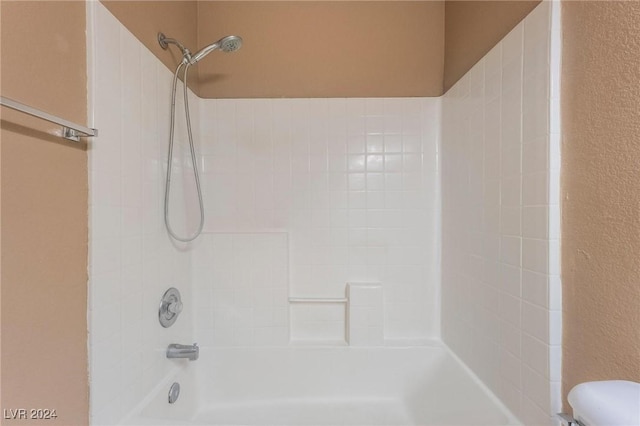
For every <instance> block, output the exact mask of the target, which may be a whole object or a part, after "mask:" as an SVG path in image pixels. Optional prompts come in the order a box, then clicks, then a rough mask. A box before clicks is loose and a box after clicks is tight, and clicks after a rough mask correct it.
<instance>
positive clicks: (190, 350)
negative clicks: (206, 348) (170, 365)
mask: <svg viewBox="0 0 640 426" xmlns="http://www.w3.org/2000/svg"><path fill="white" fill-rule="evenodd" d="M198 356H200V348H199V347H198V344H197V343H194V344H193V345H179V344H177V343H172V344H170V345H169V346H168V347H167V358H187V359H188V360H189V361H195V360H197V359H198Z"/></svg>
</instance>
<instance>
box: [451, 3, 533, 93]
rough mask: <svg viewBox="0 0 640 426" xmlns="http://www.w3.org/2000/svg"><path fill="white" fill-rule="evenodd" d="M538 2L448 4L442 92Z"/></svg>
mask: <svg viewBox="0 0 640 426" xmlns="http://www.w3.org/2000/svg"><path fill="white" fill-rule="evenodd" d="M538 3H540V0H535V1H526V0H520V1H478V0H476V1H447V2H446V6H445V61H444V90H445V92H446V91H447V90H449V88H450V87H451V86H453V85H454V84H455V83H456V82H457V81H458V80H459V79H460V78H461V77H462V76H463V75H465V74H466V72H467V71H469V70H470V69H471V67H473V65H475V63H476V62H478V61H479V60H480V59H482V57H483V56H484V55H485V54H486V53H487V52H489V50H491V48H492V47H493V46H495V45H496V44H497V43H498V42H499V41H500V40H502V38H503V37H504V36H505V35H507V34H508V33H509V31H511V30H512V29H513V28H514V27H515V26H516V25H517V24H518V23H519V22H520V21H521V20H522V19H523V18H524V17H525V16H527V15H528V14H529V12H531V11H532V10H533V9H534V8H535V7H536V6H537V5H538Z"/></svg>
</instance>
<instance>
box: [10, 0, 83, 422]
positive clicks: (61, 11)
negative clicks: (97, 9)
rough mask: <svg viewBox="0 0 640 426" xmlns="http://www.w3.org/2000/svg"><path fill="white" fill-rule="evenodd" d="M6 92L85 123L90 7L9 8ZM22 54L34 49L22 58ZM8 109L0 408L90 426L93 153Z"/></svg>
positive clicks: (73, 4)
mask: <svg viewBox="0 0 640 426" xmlns="http://www.w3.org/2000/svg"><path fill="white" fill-rule="evenodd" d="M1 23H2V25H1V27H2V29H1V33H2V35H1V43H2V46H1V47H2V50H1V55H2V56H1V68H2V81H1V83H2V86H1V93H2V95H3V96H7V97H10V98H14V99H16V100H19V101H21V102H24V103H27V104H29V105H32V106H34V107H37V108H41V109H43V110H46V111H49V112H51V113H54V114H57V115H60V116H62V117H64V118H66V119H69V120H73V121H77V122H80V123H84V122H85V121H86V110H87V101H86V97H87V93H86V86H87V80H86V58H85V56H86V55H85V51H86V48H85V5H84V2H77V1H74V2H31V1H29V2H2V16H1ZM25 52H37V54H35V55H27V54H25ZM54 129H55V130H57V127H56V126H54V125H49V124H44V123H43V122H42V121H39V120H37V119H32V118H28V117H26V116H25V115H22V114H19V113H17V112H11V111H9V110H8V109H6V108H2V122H1V133H0V136H1V141H2V142H1V161H2V164H1V166H0V169H1V172H2V176H1V181H2V190H1V195H2V200H1V203H2V224H1V235H2V244H1V245H2V247H1V253H2V259H1V261H2V276H1V279H2V301H1V303H2V308H1V315H2V318H1V327H2V331H1V335H2V383H1V389H2V404H1V405H2V407H1V408H3V409H4V408H7V409H9V408H45V409H56V410H57V414H58V418H57V419H56V420H47V421H45V420H30V421H25V420H16V421H9V420H5V421H3V424H8V425H10V424H16V425H18V424H20V425H27V424H44V423H46V424H48V425H56V424H57V425H86V424H87V423H88V404H89V399H88V396H89V388H88V382H87V322H86V318H87V155H86V150H85V147H84V146H83V145H82V144H80V145H78V144H71V143H67V142H63V141H62V140H61V139H60V138H57V137H54V136H51V135H50V134H49V132H51V131H53V130H54Z"/></svg>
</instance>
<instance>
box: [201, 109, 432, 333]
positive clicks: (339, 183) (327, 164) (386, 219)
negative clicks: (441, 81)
mask: <svg viewBox="0 0 640 426" xmlns="http://www.w3.org/2000/svg"><path fill="white" fill-rule="evenodd" d="M201 102H202V103H201V105H200V108H201V116H200V123H201V132H200V138H199V139H200V142H199V143H200V149H201V152H202V172H203V175H202V176H203V179H202V180H203V182H204V197H205V207H206V212H207V220H206V224H205V231H206V232H208V233H213V234H212V235H215V233H223V234H229V233H253V234H256V233H264V232H280V233H285V234H287V235H288V259H289V263H288V265H287V264H286V263H282V264H281V265H279V266H278V267H277V269H278V270H282V269H283V268H284V269H287V267H288V287H289V296H291V297H329V298H341V297H345V288H346V284H347V283H349V282H378V283H381V284H382V288H383V292H384V326H385V327H384V331H385V337H386V338H387V339H389V340H393V339H426V338H436V337H438V335H439V315H440V313H439V294H438V291H439V290H438V266H437V265H438V257H437V247H438V241H439V237H438V228H437V212H438V210H439V205H438V188H439V182H438V175H437V172H438V170H437V150H438V139H439V123H440V100H439V99H422V98H414V99H411V98H408V99H288V100H287V99H278V100H275V99H274V100H269V99H248V100H212V99H203V100H202V101H201ZM210 238H213V239H212V240H209V242H210V243H213V241H214V240H215V239H216V238H217V239H218V240H220V238H218V237H215V236H214V237H210ZM206 245H207V244H205V246H206ZM208 247H209V248H208V249H211V246H208ZM199 249H200V248H198V249H197V250H199ZM205 249H207V248H205ZM286 259H287V258H286V257H282V258H281V260H280V261H281V262H285V261H286ZM201 261H202V262H204V263H205V264H206V263H207V261H206V259H201ZM211 261H215V260H214V258H211ZM200 264H202V263H200ZM245 268H251V265H250V264H246V265H245ZM196 269H200V270H202V268H196ZM225 279H226V281H225V282H222V283H219V285H222V286H223V287H227V288H229V289H230V290H233V289H234V288H236V289H237V290H236V291H235V292H236V294H235V295H234V296H233V297H235V300H232V298H227V300H229V302H228V303H227V305H225V306H218V308H219V309H223V310H226V311H229V310H234V309H237V308H238V306H245V307H247V306H252V305H251V303H252V302H250V301H247V300H244V299H245V298H250V297H253V296H251V294H250V292H248V293H247V292H245V293H243V294H245V296H244V297H243V296H242V294H240V293H242V291H241V290H240V288H241V287H243V286H242V285H237V283H235V284H234V280H235V278H234V277H231V276H227V277H226V278H225ZM195 284H196V288H197V291H199V292H202V293H203V294H211V292H212V291H215V289H213V290H212V289H211V285H212V284H210V281H206V280H205V279H200V278H198V279H197V282H196V283H195ZM277 286H278V287H279V286H280V284H277ZM230 297H231V296H230ZM281 298H282V296H280V297H279V299H278V301H277V304H278V306H281V305H280V304H281V302H282V301H281V300H280V299H281ZM202 303H208V304H209V305H212V304H213V302H212V301H211V302H206V301H203V302H202ZM218 303H221V302H219V301H218ZM292 309H293V310H292V314H293V315H292V317H291V322H292V324H291V325H292V327H291V338H292V339H293V340H311V341H314V340H324V341H334V340H341V339H342V340H344V330H345V324H344V306H333V307H332V306H326V305H325V306H324V307H318V306H311V305H306V306H305V305H296V306H295V307H294V308H292ZM199 312H200V314H201V315H206V318H205V319H204V320H203V319H202V318H201V316H200V314H199V316H198V318H197V321H196V324H197V325H196V327H197V329H198V331H197V332H198V338H199V339H201V340H202V339H204V340H206V341H209V342H211V343H213V344H222V343H221V342H220V340H219V339H216V338H215V337H212V335H211V330H210V329H211V328H212V327H213V328H218V332H219V334H220V333H222V334H224V333H223V332H225V330H226V332H228V331H229V330H230V328H235V329H236V330H238V329H240V328H242V329H246V328H247V327H249V328H252V329H253V330H254V331H255V330H256V329H257V328H263V326H264V324H262V321H263V319H261V318H263V317H262V316H256V311H255V310H254V311H253V315H254V317H253V318H251V317H243V318H242V319H240V318H238V319H237V321H242V322H243V323H244V324H245V326H243V327H238V326H237V325H234V324H232V322H233V321H232V322H231V323H229V322H228V321H226V322H225V320H223V319H222V318H220V317H219V315H218V317H219V320H220V321H222V323H220V322H219V321H218V322H217V321H216V320H215V319H213V323H212V322H211V321H210V318H209V314H208V313H207V312H206V311H203V310H199ZM244 312H247V313H249V312H250V311H247V310H245V311H244ZM278 312H280V310H279V309H278ZM341 312H342V314H341ZM227 318H228V317H227ZM278 318H284V314H282V313H280V314H278ZM216 322H217V324H216ZM203 324H208V325H207V328H208V330H204V329H203V328H202V327H204V325H203ZM224 324H227V325H224ZM203 333H204V335H202V334H203ZM242 333H244V334H243V335H244V336H245V338H240V337H236V338H234V337H233V336H228V335H227V337H226V341H234V342H236V344H249V345H250V344H254V343H256V341H255V340H254V337H253V336H254V335H252V334H247V333H246V330H245V331H244V332H242ZM222 334H220V335H222ZM260 341H261V342H262V343H264V344H276V343H277V342H281V340H280V339H275V340H269V339H267V340H264V339H260Z"/></svg>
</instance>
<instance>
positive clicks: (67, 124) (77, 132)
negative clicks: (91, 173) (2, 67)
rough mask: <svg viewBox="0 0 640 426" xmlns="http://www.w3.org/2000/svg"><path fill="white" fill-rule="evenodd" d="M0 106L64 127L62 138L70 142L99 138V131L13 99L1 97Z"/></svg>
mask: <svg viewBox="0 0 640 426" xmlns="http://www.w3.org/2000/svg"><path fill="white" fill-rule="evenodd" d="M0 105H3V106H6V107H7V108H11V109H15V110H16V111H20V112H24V113H25V114H29V115H32V116H34V117H38V118H41V119H43V120H46V121H48V122H50V123H54V124H58V125H60V126H62V137H63V138H65V139H68V140H70V141H74V142H79V141H80V138H83V137H92V136H98V130H97V129H91V128H89V127H85V126H81V125H80V124H75V123H72V122H71V121H68V120H65V119H64V118H60V117H57V116H55V115H52V114H49V113H46V112H44V111H40V110H39V109H35V108H32V107H30V106H28V105H25V104H22V103H20V102H17V101H14V100H12V99H9V98H5V97H4V96H0Z"/></svg>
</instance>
